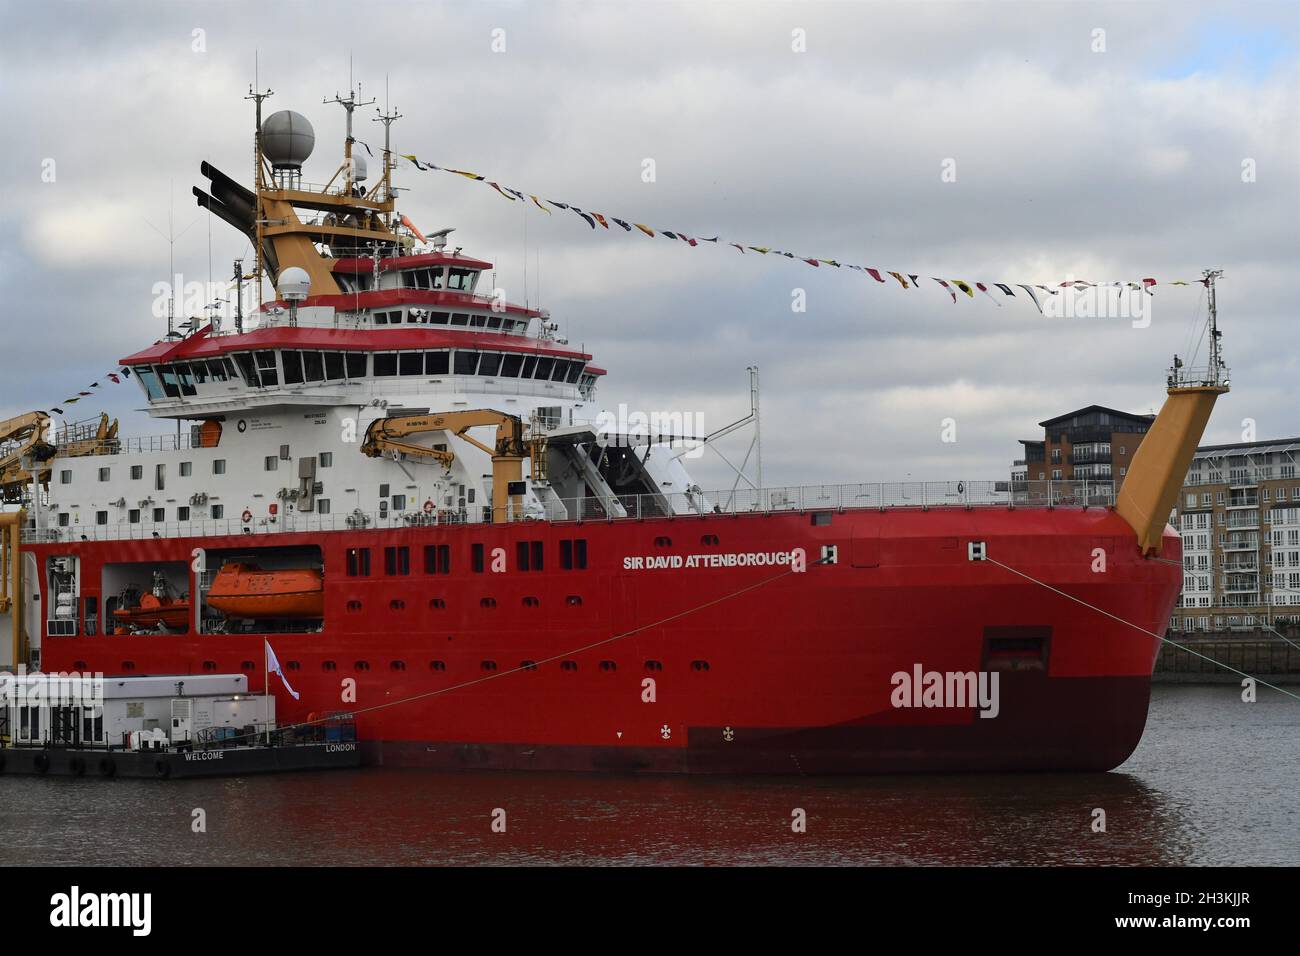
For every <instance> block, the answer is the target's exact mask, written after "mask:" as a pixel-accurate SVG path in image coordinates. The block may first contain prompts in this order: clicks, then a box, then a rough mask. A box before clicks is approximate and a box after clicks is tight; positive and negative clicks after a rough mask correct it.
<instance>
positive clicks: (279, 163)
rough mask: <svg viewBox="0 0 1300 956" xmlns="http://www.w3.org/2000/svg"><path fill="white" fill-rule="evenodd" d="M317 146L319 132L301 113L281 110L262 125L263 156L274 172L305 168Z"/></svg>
mask: <svg viewBox="0 0 1300 956" xmlns="http://www.w3.org/2000/svg"><path fill="white" fill-rule="evenodd" d="M315 145H316V131H315V130H313V129H312V128H311V123H309V122H307V117H305V116H303V115H302V114H301V113H295V112H294V111H293V110H280V112H278V113H272V114H271V115H270V116H268V117H267V118H266V121H265V122H264V123H262V152H263V153H265V154H266V158H267V159H269V160H270V161H271V166H272V168H275V169H284V168H289V169H297V168H301V167H302V164H303V163H304V162H306V161H307V157H308V156H310V155H311V151H312V147H314V146H315Z"/></svg>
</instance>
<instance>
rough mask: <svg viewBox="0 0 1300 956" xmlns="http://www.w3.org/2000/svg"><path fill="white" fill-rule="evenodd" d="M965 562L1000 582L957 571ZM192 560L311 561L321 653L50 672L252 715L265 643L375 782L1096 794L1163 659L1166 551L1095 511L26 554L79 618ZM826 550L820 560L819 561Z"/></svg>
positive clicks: (174, 543) (310, 641)
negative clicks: (307, 554)
mask: <svg viewBox="0 0 1300 956" xmlns="http://www.w3.org/2000/svg"><path fill="white" fill-rule="evenodd" d="M577 540H581V541H584V542H585V545H584V549H585V551H584V557H586V556H589V558H588V559H587V560H585V561H584V562H583V563H584V564H585V565H586V567H569V568H565V567H563V566H562V562H561V561H560V560H559V555H560V554H561V553H562V549H563V548H564V547H565V545H564V544H563V542H565V541H569V542H573V541H577ZM520 542H527V545H526V547H527V548H528V549H532V548H533V547H534V546H536V547H538V548H540V553H541V554H542V555H544V563H543V568H542V570H540V571H536V570H530V571H525V570H521V569H520V568H519V567H517V566H516V562H515V556H516V554H517V553H519V552H518V546H519V543H520ZM972 543H977V544H978V543H982V545H983V547H984V551H985V553H986V554H987V556H988V557H989V558H990V559H991V560H988V561H981V560H972V553H971V547H970V545H971V544H972ZM476 545H479V546H482V547H483V549H484V551H483V552H482V553H484V554H486V555H487V556H488V560H487V561H486V563H485V564H484V566H483V570H482V571H476V570H474V563H475V562H474V558H473V557H472V556H473V554H474V547H475V546H476ZM442 546H445V548H446V550H445V551H444V552H443V553H444V554H445V555H446V556H447V561H448V563H447V564H445V565H440V564H439V563H438V562H437V561H436V560H434V561H433V562H432V563H431V564H430V565H429V566H428V567H426V565H425V563H424V554H425V548H426V547H428V548H431V549H433V550H432V552H431V553H432V554H434V555H436V554H438V550H439V548H440V547H442ZM196 548H204V549H206V550H207V552H209V553H213V552H218V553H219V552H220V551H221V549H223V548H229V549H232V550H233V549H236V548H237V549H238V550H239V552H240V554H242V555H249V556H252V558H253V559H258V558H261V557H263V556H266V555H274V554H275V553H276V551H277V549H285V548H288V549H292V553H293V554H295V555H298V554H301V553H303V552H304V551H305V550H313V549H318V551H319V556H320V560H321V563H322V565H323V567H324V616H323V619H322V622H321V624H320V626H319V629H318V630H314V631H307V632H303V631H302V630H301V629H300V628H298V629H294V628H286V629H285V630H283V631H280V632H274V633H268V632H266V631H264V630H258V631H244V632H240V633H202V634H200V633H195V629H194V628H193V627H192V626H191V628H190V629H189V631H188V632H187V633H184V634H166V635H161V634H140V635H126V636H124V635H96V636H84V634H83V635H82V636H76V637H57V636H50V637H48V638H47V639H46V640H45V642H44V647H43V664H44V668H45V669H46V670H50V671H56V670H65V671H71V670H78V671H103V672H104V673H105V674H107V675H121V674H132V675H140V674H188V673H204V672H216V673H247V674H249V678H250V687H252V688H254V689H255V690H261V689H262V688H263V687H264V686H266V674H265V663H264V656H263V640H264V639H268V640H270V642H271V643H272V645H273V647H274V650H275V653H276V656H277V657H278V659H279V660H280V662H281V663H282V664H283V665H284V667H285V676H286V677H287V679H288V681H289V682H290V683H291V684H292V685H293V687H294V689H295V690H297V691H298V692H299V695H300V698H299V699H298V700H295V699H294V698H293V697H291V696H290V695H289V694H288V692H287V691H286V690H285V688H284V686H283V685H282V683H281V682H280V681H279V679H278V678H274V677H273V678H272V679H271V681H270V685H269V689H270V692H271V693H273V694H275V696H276V707H277V714H278V717H279V720H280V721H281V723H292V722H294V721H303V720H307V719H309V717H311V716H313V715H319V714H323V713H327V712H334V711H347V712H351V713H355V715H356V721H357V729H358V737H359V739H361V740H362V741H363V747H364V750H365V753H366V756H367V757H368V759H370V760H371V761H373V762H377V763H382V764H384V765H387V766H419V767H433V768H439V769H443V768H476V769H539V770H584V771H589V770H609V771H647V772H690V773H808V774H812V773H817V774H822V773H876V772H920V771H974V772H978V771H1030V770H1084V771H1100V770H1107V769H1110V768H1113V767H1115V766H1117V765H1118V764H1120V763H1122V762H1123V761H1124V760H1125V759H1126V758H1127V756H1128V755H1129V754H1130V753H1131V752H1132V750H1133V748H1134V747H1135V746H1136V744H1137V742H1138V740H1139V739H1140V737H1141V734H1142V729H1143V727H1144V724H1145V720H1146V711H1147V702H1148V694H1149V681H1150V675H1151V671H1152V668H1153V666H1154V662H1155V658H1156V654H1157V651H1158V645H1159V640H1158V638H1157V637H1155V636H1154V635H1155V634H1163V633H1164V628H1165V626H1166V624H1167V622H1168V620H1169V615H1170V612H1171V611H1172V609H1173V606H1174V604H1175V602H1176V600H1177V597H1178V593H1179V588H1180V586H1181V571H1180V568H1179V567H1178V562H1179V557H1180V553H1181V550H1180V544H1179V541H1178V538H1177V537H1176V536H1175V535H1174V534H1173V533H1172V532H1170V533H1169V534H1167V535H1166V536H1165V538H1164V553H1163V560H1151V559H1147V558H1143V557H1141V556H1140V555H1139V553H1138V550H1137V547H1136V543H1135V540H1134V536H1133V532H1132V529H1131V528H1130V527H1129V526H1128V524H1127V523H1125V521H1124V520H1123V519H1121V518H1120V517H1119V516H1118V515H1117V514H1116V513H1115V512H1114V511H1113V510H1111V509H1107V508H1087V509H1083V508H1077V507H1058V508H1053V509H1005V508H973V509H959V508H942V509H930V510H925V509H920V508H897V509H885V510H874V509H861V510H852V509H850V510H843V511H836V512H832V513H829V514H827V513H821V514H818V515H817V516H816V517H814V515H813V514H812V513H809V512H782V513H773V514H752V515H746V514H739V515H718V516H703V517H691V518H677V519H649V520H644V521H612V522H585V523H549V522H529V523H524V524H514V525H505V526H493V525H470V526H449V527H413V528H407V529H400V530H397V529H393V530H388V529H375V530H366V531H341V532H323V533H293V534H274V535H258V536H256V540H251V539H250V538H249V537H247V536H245V537H242V538H235V537H232V538H229V539H225V538H173V539H161V540H159V539H154V540H146V541H131V540H124V541H104V542H96V541H83V542H66V543H60V544H53V545H50V544H41V545H29V546H26V547H25V550H28V551H31V552H34V553H35V555H36V557H37V559H38V561H39V563H41V564H42V565H44V563H45V561H46V560H47V559H48V558H50V557H54V556H56V555H72V556H75V557H76V558H78V559H79V561H80V567H81V580H82V593H83V596H89V597H97V596H98V595H97V593H96V588H97V587H98V586H99V585H98V582H99V581H100V580H101V578H102V577H103V575H104V569H105V567H106V566H119V565H122V564H131V563H136V564H139V565H148V564H151V563H156V562H172V563H176V562H181V561H185V562H187V564H188V562H189V561H190V560H191V555H192V554H193V552H194V550H195V549H196ZM403 548H405V549H407V554H408V556H409V565H407V564H404V563H401V562H396V561H393V562H391V563H387V564H386V561H385V557H386V549H398V550H400V549H403ZM823 548H832V549H833V551H832V552H829V554H830V558H829V559H828V561H827V562H826V563H822V562H821V556H822V555H823V554H826V553H828V552H824V551H823ZM359 549H362V550H364V549H368V550H369V552H370V554H371V555H372V556H373V563H372V564H371V565H370V567H369V569H368V570H369V572H370V573H369V575H362V574H359V573H356V574H349V573H348V572H349V571H350V570H352V571H359V570H360V569H359V568H357V567H356V561H355V553H356V552H357V551H358V550H359ZM497 549H501V550H500V551H499V552H498V551H497ZM796 552H799V553H801V554H802V555H804V556H806V559H807V561H806V567H805V568H803V569H802V570H801V569H799V565H798V563H794V564H792V563H791V561H790V560H789V557H790V555H791V554H793V553H796ZM350 553H351V554H352V555H353V557H352V558H351V559H350V558H349V554H350ZM391 553H397V552H396V551H394V552H391ZM494 553H499V554H502V555H504V556H506V558H505V560H504V561H503V562H502V564H503V566H504V570H502V571H494V570H493V569H492V562H491V556H492V555H493V554H494ZM530 553H532V552H530ZM570 553H571V552H570ZM1099 553H1100V554H1102V555H1104V560H1103V561H1102V562H1101V563H1100V565H1099V562H1098V554H1099ZM729 556H735V557H729ZM995 562H996V563H995ZM1002 565H1005V566H1006V567H1003V566H1002ZM403 567H405V568H406V573H402V568H403ZM1007 568H1012V569H1015V570H1016V571H1019V572H1021V573H1022V574H1023V575H1024V576H1021V575H1018V574H1016V573H1013V572H1012V571H1009V570H1007ZM389 571H392V572H394V573H386V572H389ZM426 572H430V573H426ZM191 573H192V574H193V572H191ZM1054 589H1055V590H1054ZM1058 592H1063V593H1058ZM192 593H200V592H199V591H194V592H192ZM1065 595H1069V596H1070V597H1066V596H1065ZM1071 598H1074V599H1075V600H1071ZM1080 602H1082V603H1080ZM1103 611H1104V612H1105V613H1102V612H1103ZM1112 615H1113V616H1112ZM1121 622H1125V623H1121ZM929 674H938V675H941V676H942V675H971V676H972V678H974V677H975V676H976V675H978V676H979V677H980V679H981V680H982V681H983V683H982V684H979V686H980V687H981V688H982V689H983V690H987V689H989V688H992V690H993V691H994V692H995V693H994V699H993V700H991V701H989V700H984V701H981V700H977V699H970V700H965V701H953V700H951V699H946V698H944V699H939V700H938V701H937V702H936V701H934V700H928V699H925V698H924V697H923V695H922V694H921V691H920V689H919V686H918V687H916V688H912V689H908V690H906V692H904V691H903V690H900V687H902V686H903V685H905V684H906V685H909V687H910V684H911V683H912V682H914V681H915V679H916V678H920V677H922V675H929ZM900 675H904V676H900ZM950 683H951V682H950ZM959 683H960V682H959ZM978 683H979V682H978V681H976V683H972V684H971V685H970V686H971V687H974V686H976V684H978ZM936 704H937V705H936ZM982 714H985V715H986V716H982Z"/></svg>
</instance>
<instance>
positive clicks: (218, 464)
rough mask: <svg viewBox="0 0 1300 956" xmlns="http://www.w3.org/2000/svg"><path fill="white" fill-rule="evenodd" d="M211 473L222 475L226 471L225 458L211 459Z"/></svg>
mask: <svg viewBox="0 0 1300 956" xmlns="http://www.w3.org/2000/svg"><path fill="white" fill-rule="evenodd" d="M212 473H213V474H214V475H224V474H225V473H226V459H224V458H214V459H213V460H212Z"/></svg>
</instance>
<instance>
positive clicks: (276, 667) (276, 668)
mask: <svg viewBox="0 0 1300 956" xmlns="http://www.w3.org/2000/svg"><path fill="white" fill-rule="evenodd" d="M262 643H263V644H265V645H266V681H267V684H266V692H267V693H268V694H269V693H270V692H271V675H272V674H279V675H280V680H282V681H283V682H284V689H285V690H287V691H288V692H289V693H290V694H291V695H292V696H293V699H294V700H298V699H299V697H298V692H297V691H296V690H294V689H293V688H292V687H290V686H289V679H288V678H287V677H285V676H284V671H283V670H282V669H281V668H280V660H279V658H277V657H276V656H275V651H274V650H272V648H271V642H270V641H268V640H267V639H266V638H262Z"/></svg>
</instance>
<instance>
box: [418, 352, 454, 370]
mask: <svg viewBox="0 0 1300 956" xmlns="http://www.w3.org/2000/svg"><path fill="white" fill-rule="evenodd" d="M450 368H451V353H450V352H425V353H424V374H425V375H446V374H447V372H448V370H449V369H450Z"/></svg>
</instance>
